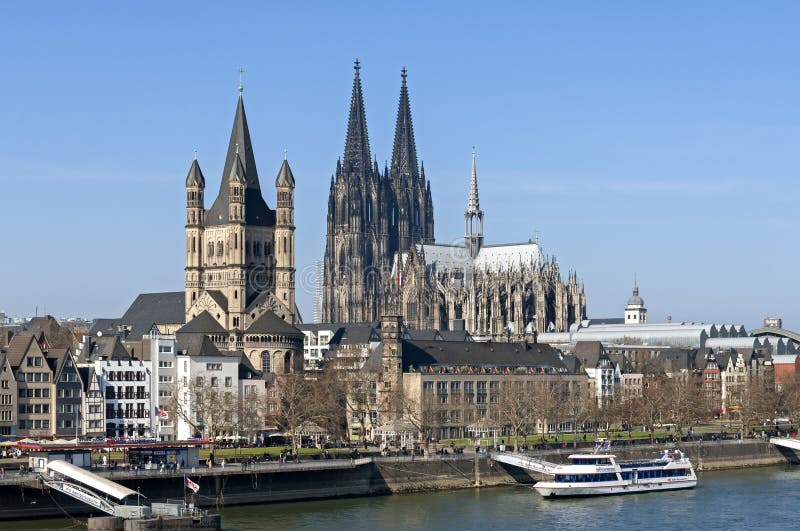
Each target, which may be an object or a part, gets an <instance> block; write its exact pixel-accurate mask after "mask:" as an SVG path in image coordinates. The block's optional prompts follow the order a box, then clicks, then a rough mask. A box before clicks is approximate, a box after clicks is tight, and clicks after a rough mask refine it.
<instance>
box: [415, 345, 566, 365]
mask: <svg viewBox="0 0 800 531" xmlns="http://www.w3.org/2000/svg"><path fill="white" fill-rule="evenodd" d="M401 345H402V350H403V370H407V369H408V367H409V366H411V365H413V366H415V367H419V366H420V365H488V366H498V367H545V368H553V369H555V370H558V371H561V372H567V367H566V365H564V362H562V361H561V357H560V355H559V352H558V350H556V349H554V348H553V347H551V346H550V345H545V344H542V343H535V344H530V343H492V342H486V343H482V342H474V341H473V342H466V343H459V342H454V341H403V342H402V343H401Z"/></svg>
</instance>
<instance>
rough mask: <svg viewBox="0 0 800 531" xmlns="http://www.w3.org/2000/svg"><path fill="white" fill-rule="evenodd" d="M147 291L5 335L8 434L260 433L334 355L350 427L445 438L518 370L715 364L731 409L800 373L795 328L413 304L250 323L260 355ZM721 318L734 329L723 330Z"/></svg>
mask: <svg viewBox="0 0 800 531" xmlns="http://www.w3.org/2000/svg"><path fill="white" fill-rule="evenodd" d="M636 297H638V295H636ZM146 299H148V296H140V297H139V298H137V300H136V301H135V302H134V304H133V305H132V306H131V308H130V309H129V311H128V312H126V314H125V316H124V318H121V319H120V320H118V322H117V323H116V324H115V323H109V322H106V321H103V320H97V321H96V322H95V323H94V327H93V328H92V331H91V333H89V334H87V335H85V336H83V337H82V339H81V341H80V342H79V343H78V345H77V348H75V349H74V350H73V349H72V348H71V347H69V346H67V347H53V346H52V345H51V344H50V342H49V341H48V337H47V335H46V334H45V333H44V332H38V333H37V332H31V331H23V332H19V333H17V334H13V335H10V337H9V338H7V344H5V345H4V346H3V347H2V348H0V366H2V373H0V434H2V435H9V436H16V437H43V436H44V437H51V436H54V437H70V438H71V437H74V436H76V435H78V436H86V437H155V438H160V439H163V440H171V439H186V438H188V437H192V436H196V435H206V436H216V435H237V436H238V435H243V436H254V434H255V433H257V432H259V431H263V430H269V429H274V428H275V425H274V417H275V416H276V415H277V413H278V412H279V408H280V400H279V394H280V385H279V381H280V377H281V376H282V375H285V374H288V373H293V372H296V373H301V374H305V375H306V376H307V378H310V379H312V380H313V379H314V378H316V376H315V374H316V373H317V371H318V370H320V369H321V368H327V369H330V370H336V371H337V374H338V375H339V378H340V379H341V380H342V381H344V382H346V384H347V387H348V399H347V404H346V414H345V412H344V411H343V412H342V414H343V417H344V419H345V421H346V424H347V436H348V437H349V438H351V439H362V438H365V437H366V438H369V439H375V438H377V437H380V436H387V434H388V432H387V427H386V426H387V425H388V424H387V423H389V421H390V420H391V419H392V418H397V417H411V418H416V419H417V421H419V420H420V419H422V418H425V417H430V418H425V423H426V424H427V425H428V427H429V428H430V429H431V433H430V434H429V436H431V437H434V438H450V437H457V438H461V437H467V436H470V435H473V434H475V433H485V432H486V430H487V429H488V428H487V426H488V425H489V424H491V423H494V424H497V422H498V416H499V415H500V408H501V406H502V405H501V404H500V402H501V398H502V396H501V395H502V393H503V389H504V388H507V387H508V386H517V388H518V389H519V392H521V393H527V394H530V395H531V396H534V397H535V399H536V400H539V401H541V402H547V401H552V400H555V399H556V397H557V395H558V393H567V394H569V395H570V396H572V398H573V399H574V398H575V397H576V396H577V397H580V399H581V401H582V402H583V403H584V405H588V404H597V405H598V406H600V407H603V406H604V405H606V404H609V403H613V402H617V403H618V402H620V401H625V400H628V399H632V398H636V397H638V396H641V395H642V392H643V388H644V386H645V385H646V381H647V378H648V376H652V375H653V374H661V375H664V376H666V377H678V378H680V377H695V378H699V379H701V380H702V386H703V396H702V397H701V399H702V400H703V401H704V403H705V404H704V407H705V408H706V410H707V411H708V412H709V414H717V415H718V414H722V413H731V412H735V410H736V409H737V407H739V406H740V405H741V404H740V402H739V401H741V400H742V397H743V396H745V393H744V392H743V391H744V390H745V389H746V387H747V386H748V384H749V383H750V382H751V381H752V380H753V378H754V377H756V376H764V377H767V378H770V379H771V381H774V382H775V383H776V384H777V385H778V386H780V385H781V384H782V383H783V382H787V381H789V380H791V379H793V378H796V377H797V375H798V374H800V357H798V353H797V342H796V341H795V338H793V336H792V334H793V333H792V332H789V331H786V330H783V329H782V328H779V327H765V328H764V329H759V331H758V332H757V334H758V335H752V336H751V335H747V336H745V335H742V332H743V331H744V330H743V328H741V327H738V326H728V325H702V326H700V325H694V324H686V325H681V324H675V325H674V326H667V325H668V324H669V323H665V324H663V325H662V326H663V327H664V328H665V329H667V330H672V329H674V328H675V327H676V326H677V327H678V329H680V327H683V331H684V333H685V334H684V335H681V334H673V335H667V336H663V337H662V340H661V341H658V342H655V341H654V342H653V343H652V344H650V342H648V341H640V342H638V343H637V344H631V343H630V339H626V341H618V342H615V341H613V340H603V341H601V340H597V339H591V340H582V339H581V340H578V341H577V342H575V343H562V344H549V343H543V342H539V341H538V340H536V339H535V338H534V339H533V340H531V341H487V340H483V339H481V338H475V337H474V336H472V335H471V334H469V333H468V332H467V331H464V330H462V331H447V330H443V331H442V330H435V329H425V330H421V329H414V328H411V327H409V326H407V325H406V323H405V319H404V318H403V317H401V316H388V317H384V318H383V319H382V320H380V321H377V322H374V323H361V324H359V323H353V324H334V325H330V324H315V325H297V326H296V327H295V326H291V325H288V324H287V323H285V322H284V321H282V320H280V319H277V318H276V320H275V321H274V322H270V323H269V325H270V326H269V331H266V330H267V329H266V328H265V331H264V332H263V334H265V335H268V337H263V338H253V339H251V341H252V342H256V341H261V342H263V343H264V344H265V345H266V344H269V345H271V347H270V348H271V350H265V351H264V352H263V354H262V356H260V357H259V358H258V359H259V361H260V362H261V363H259V364H253V363H252V361H251V358H252V356H250V355H248V354H247V353H246V351H245V350H243V349H241V345H240V344H239V345H237V342H236V340H237V337H236V336H231V335H230V334H228V333H226V331H225V330H224V329H222V328H221V327H220V326H219V323H218V322H217V321H216V320H215V319H214V318H213V317H212V316H211V315H210V314H208V313H207V312H204V313H203V314H201V315H199V316H197V317H196V318H194V319H192V320H191V321H190V322H189V323H186V324H184V325H183V326H180V327H178V328H176V329H175V330H173V331H172V332H167V331H166V330H165V331H164V332H162V330H161V329H162V328H167V327H165V326H164V324H161V325H159V324H156V323H150V324H149V325H148V324H145V323H147V321H146V320H141V319H140V318H139V317H137V315H139V316H151V317H152V316H153V315H155V308H153V307H149V305H148V303H147V301H146ZM639 300H640V298H639ZM160 302H161V303H162V304H159V305H157V307H159V308H161V309H162V310H163V309H164V304H163V302H164V301H163V300H161V301H160ZM178 302H180V301H178ZM630 306H631V305H630V304H629V305H628V307H627V308H626V310H625V312H626V313H625V315H626V316H629V315H630V314H629V313H627V312H629V311H630ZM642 307H643V302H642ZM179 310H180V305H177V306H176V311H179ZM162 317H164V316H163V315H162ZM605 321H606V322H607V321H611V320H610V319H606V320H605ZM120 323H127V324H120ZM591 326H592V325H591V323H589V324H588V325H587V328H591ZM618 326H620V327H626V328H627V329H628V335H627V336H625V337H633V336H635V334H636V333H637V332H641V330H642V329H643V328H642V327H644V326H651V327H652V326H658V325H649V324H647V323H643V322H642V323H628V324H625V323H622V324H619V325H618ZM698 328H699V329H701V330H700V331H698V330H697V329H698ZM720 331H727V334H728V337H722V338H720V337H719V336H720ZM250 332H252V333H255V330H251V331H250ZM658 332H659V333H660V332H661V331H658ZM709 332H710V334H711V335H712V336H714V337H712V338H708V339H706V343H708V342H709V341H710V340H711V339H725V340H727V341H732V342H733V343H732V344H731V345H728V346H724V347H723V346H720V345H714V346H699V347H695V346H693V345H692V346H684V345H683V344H682V342H683V341H684V339H676V338H685V337H688V336H690V335H691V336H693V337H694V336H696V337H701V338H702V337H705V335H706V334H709ZM731 332H733V333H734V334H735V335H733V336H732V337H731V336H730V334H731ZM615 333H616V332H615ZM281 334H283V335H281ZM723 334H724V332H723ZM653 337H655V336H653ZM664 337H666V338H667V339H664ZM672 340H674V341H672ZM670 341H672V342H670ZM276 345H281V346H279V347H277V348H275V346H276ZM237 347H238V348H237ZM303 360H304V361H303ZM542 391H545V392H542ZM398 393H400V394H402V397H403V398H402V400H401V399H400V398H399V395H398ZM392 403H395V404H397V403H403V404H406V406H408V405H409V404H413V405H414V407H413V409H415V410H414V411H411V410H410V409H405V406H404V409H403V410H401V411H398V410H393V409H392V407H390V406H388V404H392ZM433 417H435V418H433ZM545 421H546V422H545ZM569 428H570V424H569V420H568V419H566V420H565V419H558V418H554V417H550V419H543V421H542V423H541V424H540V425H539V426H537V428H536V429H537V430H541V431H553V430H565V429H569Z"/></svg>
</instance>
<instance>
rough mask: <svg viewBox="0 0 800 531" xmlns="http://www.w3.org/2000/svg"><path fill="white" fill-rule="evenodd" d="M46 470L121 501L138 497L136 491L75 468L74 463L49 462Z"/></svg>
mask: <svg viewBox="0 0 800 531" xmlns="http://www.w3.org/2000/svg"><path fill="white" fill-rule="evenodd" d="M46 468H47V469H48V470H52V471H54V472H58V473H59V474H62V475H64V476H66V477H67V478H70V479H72V480H74V481H77V482H79V483H83V484H84V485H87V486H89V487H91V488H93V489H95V490H97V491H99V492H100V493H104V494H108V495H110V496H113V497H114V498H116V499H118V500H120V501H121V500H123V499H124V498H127V497H128V496H130V495H134V496H135V495H136V491H135V490H131V489H129V488H128V487H123V486H122V485H120V484H119V483H114V482H113V481H111V480H110V479H106V478H104V477H100V476H98V475H97V474H93V473H91V472H89V471H88V470H85V469H83V468H81V467H79V466H75V465H73V464H72V463H67V462H66V461H49V462H48V463H47V466H46Z"/></svg>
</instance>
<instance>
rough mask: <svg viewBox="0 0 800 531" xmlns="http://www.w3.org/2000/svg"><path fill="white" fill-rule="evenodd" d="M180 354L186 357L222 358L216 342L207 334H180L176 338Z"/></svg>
mask: <svg viewBox="0 0 800 531" xmlns="http://www.w3.org/2000/svg"><path fill="white" fill-rule="evenodd" d="M176 339H177V343H178V352H180V353H181V354H183V355H186V356H221V355H222V353H221V352H220V351H219V349H218V348H217V346H216V345H214V342H213V341H211V339H209V337H208V336H207V335H205V334H180V335H177V336H176Z"/></svg>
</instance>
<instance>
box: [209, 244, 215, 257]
mask: <svg viewBox="0 0 800 531" xmlns="http://www.w3.org/2000/svg"><path fill="white" fill-rule="evenodd" d="M208 256H209V257H211V256H214V242H208Z"/></svg>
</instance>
